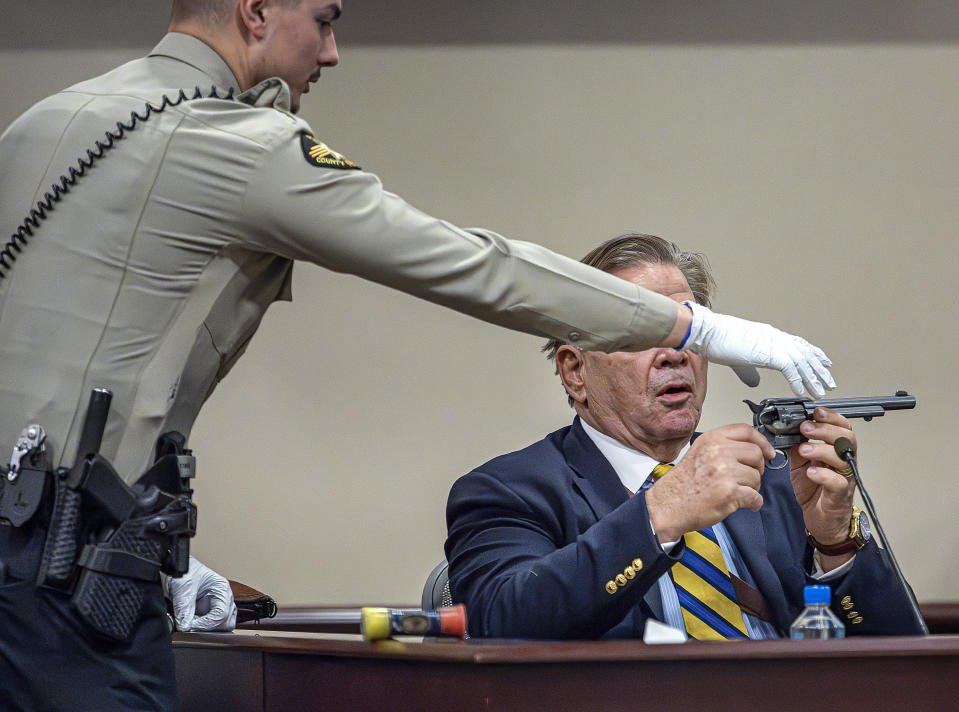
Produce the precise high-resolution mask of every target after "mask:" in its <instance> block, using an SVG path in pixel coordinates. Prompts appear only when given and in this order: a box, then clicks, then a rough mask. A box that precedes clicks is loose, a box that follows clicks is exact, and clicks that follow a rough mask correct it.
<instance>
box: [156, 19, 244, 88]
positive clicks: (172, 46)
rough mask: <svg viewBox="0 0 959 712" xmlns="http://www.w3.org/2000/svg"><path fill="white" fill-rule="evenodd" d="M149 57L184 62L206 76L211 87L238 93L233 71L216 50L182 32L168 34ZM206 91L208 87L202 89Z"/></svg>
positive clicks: (238, 86) (237, 83)
mask: <svg viewBox="0 0 959 712" xmlns="http://www.w3.org/2000/svg"><path fill="white" fill-rule="evenodd" d="M149 56H150V57H169V58H170V59H175V60H177V61H180V62H185V63H186V64H189V65H190V66H192V67H195V68H196V69H198V70H200V71H201V72H203V73H204V74H206V75H208V76H209V77H210V79H211V81H212V84H213V86H215V87H216V88H217V89H220V90H228V89H231V88H232V89H234V90H235V91H239V89H240V83H239V82H238V81H237V79H236V77H235V76H234V75H233V70H232V69H230V65H228V64H227V63H226V60H224V59H223V57H221V56H220V55H219V54H217V52H216V50H215V49H213V48H212V47H211V46H210V45H208V44H207V43H206V42H204V41H203V40H200V39H197V38H196V37H194V36H192V35H187V34H184V33H182V32H168V33H167V34H166V35H164V37H163V39H161V40H160V42H159V44H157V46H156V47H154V48H153V50H152V51H151V52H150V54H149ZM203 88H204V89H208V88H209V87H203Z"/></svg>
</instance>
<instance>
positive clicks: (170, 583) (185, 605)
mask: <svg viewBox="0 0 959 712" xmlns="http://www.w3.org/2000/svg"><path fill="white" fill-rule="evenodd" d="M163 587H164V590H165V591H166V594H167V596H168V597H169V598H170V599H171V600H172V601H173V616H174V618H175V619H176V628H177V630H180V631H184V632H187V631H211V630H218V631H231V630H233V628H234V626H236V604H235V603H234V602H233V590H232V589H231V588H230V582H229V581H227V580H226V579H225V578H223V577H222V576H220V574H218V573H217V572H216V571H214V570H213V569H210V568H208V567H206V566H204V565H203V564H202V563H200V562H199V561H197V560H196V559H194V558H193V557H192V556H191V557H190V569H189V571H187V572H186V573H185V574H183V576H181V577H180V578H170V577H167V576H164V577H163ZM198 609H199V610H198ZM207 609H209V610H207Z"/></svg>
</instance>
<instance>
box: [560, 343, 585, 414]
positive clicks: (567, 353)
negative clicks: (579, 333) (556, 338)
mask: <svg viewBox="0 0 959 712" xmlns="http://www.w3.org/2000/svg"><path fill="white" fill-rule="evenodd" d="M585 369H586V359H585V354H583V352H582V350H580V349H578V348H576V347H575V346H569V345H567V344H563V345H562V346H560V347H559V348H558V349H557V350H556V371H557V373H559V378H560V380H561V381H562V382H563V387H564V388H565V389H566V392H567V393H568V394H569V397H570V398H572V399H573V402H574V403H580V404H585V403H586V374H585V373H584V371H585Z"/></svg>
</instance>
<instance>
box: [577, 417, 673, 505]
mask: <svg viewBox="0 0 959 712" xmlns="http://www.w3.org/2000/svg"><path fill="white" fill-rule="evenodd" d="M579 423H580V425H582V426H583V431H584V432H585V433H586V435H588V436H589V439H590V440H592V441H593V444H594V445H596V447H597V448H598V449H599V451H600V452H601V453H602V454H603V457H605V458H606V459H607V460H608V461H609V464H610V465H611V466H612V468H613V470H615V471H616V474H617V475H618V476H619V480H620V482H622V483H623V486H624V487H626V489H628V490H629V491H630V492H637V491H638V490H639V488H640V487H642V486H643V483H644V482H645V481H646V478H647V477H649V475H650V473H651V472H652V471H653V468H654V467H656V465H658V464H659V460H657V459H656V458H654V457H650V456H649V455H647V454H646V453H645V452H641V451H639V450H634V449H633V448H631V447H629V446H628V445H623V444H622V443H621V442H619V440H616V439H615V438H611V437H610V436H609V435H607V434H606V433H602V432H600V431H599V430H597V429H596V428H594V427H592V426H591V425H590V424H589V423H587V422H586V421H585V420H583V419H582V418H580V419H579ZM687 450H689V443H686V444H685V445H683V449H682V450H680V451H679V454H678V455H677V456H676V459H674V460H672V464H675V463H677V462H679V461H680V460H682V459H683V456H684V455H685V454H686V451H687Z"/></svg>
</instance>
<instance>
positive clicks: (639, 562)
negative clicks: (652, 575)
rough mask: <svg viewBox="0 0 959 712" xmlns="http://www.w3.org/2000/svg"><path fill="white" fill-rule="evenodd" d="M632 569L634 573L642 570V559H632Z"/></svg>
mask: <svg viewBox="0 0 959 712" xmlns="http://www.w3.org/2000/svg"><path fill="white" fill-rule="evenodd" d="M632 567H633V569H634V570H635V571H642V570H643V560H642V559H633V563H632Z"/></svg>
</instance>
